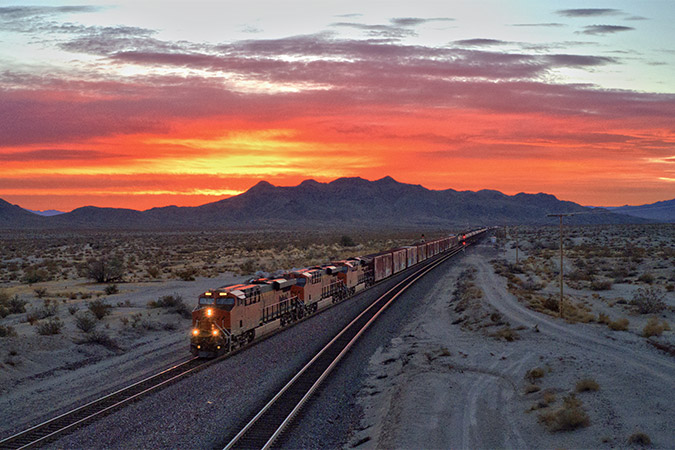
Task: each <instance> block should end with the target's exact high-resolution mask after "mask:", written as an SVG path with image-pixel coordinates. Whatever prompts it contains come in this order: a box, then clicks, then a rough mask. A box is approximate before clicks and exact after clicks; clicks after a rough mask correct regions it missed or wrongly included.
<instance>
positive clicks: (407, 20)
mask: <svg viewBox="0 0 675 450" xmlns="http://www.w3.org/2000/svg"><path fill="white" fill-rule="evenodd" d="M454 20H455V19H452V18H450V17H436V18H433V19H420V18H419V17H396V18H394V19H391V20H390V22H391V23H393V24H394V25H398V26H400V27H414V26H417V25H421V24H423V23H428V22H452V21H454Z"/></svg>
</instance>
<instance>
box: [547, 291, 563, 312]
mask: <svg viewBox="0 0 675 450" xmlns="http://www.w3.org/2000/svg"><path fill="white" fill-rule="evenodd" d="M543 305H544V308H546V309H548V310H549V311H554V312H558V311H560V298H559V297H555V296H552V295H549V296H548V297H546V298H544V301H543Z"/></svg>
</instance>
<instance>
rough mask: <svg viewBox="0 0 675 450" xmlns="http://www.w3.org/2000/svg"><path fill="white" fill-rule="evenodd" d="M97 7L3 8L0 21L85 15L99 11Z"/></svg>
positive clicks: (0, 10) (0, 8) (1, 8)
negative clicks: (73, 14)
mask: <svg viewBox="0 0 675 450" xmlns="http://www.w3.org/2000/svg"><path fill="white" fill-rule="evenodd" d="M100 10H101V8H100V7H97V6H88V5H82V6H5V7H0V18H2V19H5V20H6V19H24V18H26V17H36V16H53V15H57V14H70V13H87V12H96V11H100Z"/></svg>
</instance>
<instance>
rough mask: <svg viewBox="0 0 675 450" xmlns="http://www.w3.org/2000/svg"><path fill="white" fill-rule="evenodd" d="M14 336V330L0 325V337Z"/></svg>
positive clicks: (11, 327) (8, 326)
mask: <svg viewBox="0 0 675 450" xmlns="http://www.w3.org/2000/svg"><path fill="white" fill-rule="evenodd" d="M11 336H16V330H15V329H14V327H13V326H11V325H7V326H4V325H0V337H11Z"/></svg>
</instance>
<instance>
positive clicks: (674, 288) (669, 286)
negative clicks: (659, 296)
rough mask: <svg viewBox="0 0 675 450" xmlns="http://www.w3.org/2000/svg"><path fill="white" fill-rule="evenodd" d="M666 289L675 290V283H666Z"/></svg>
mask: <svg viewBox="0 0 675 450" xmlns="http://www.w3.org/2000/svg"><path fill="white" fill-rule="evenodd" d="M666 291H668V292H673V291H675V284H666Z"/></svg>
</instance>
